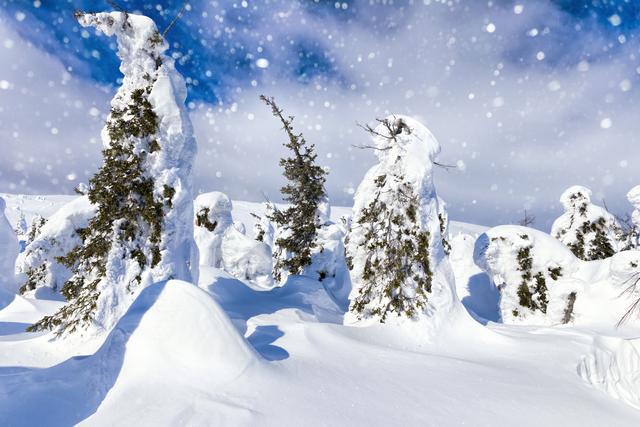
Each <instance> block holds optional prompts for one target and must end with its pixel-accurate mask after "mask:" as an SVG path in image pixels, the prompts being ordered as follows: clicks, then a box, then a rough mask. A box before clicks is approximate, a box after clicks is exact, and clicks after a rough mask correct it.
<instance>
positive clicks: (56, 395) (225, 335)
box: [0, 280, 258, 426]
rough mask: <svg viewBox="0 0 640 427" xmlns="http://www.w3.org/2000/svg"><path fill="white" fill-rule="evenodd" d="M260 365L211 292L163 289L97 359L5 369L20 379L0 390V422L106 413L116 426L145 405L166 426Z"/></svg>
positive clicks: (50, 421) (73, 419) (55, 421)
mask: <svg viewBox="0 0 640 427" xmlns="http://www.w3.org/2000/svg"><path fill="white" fill-rule="evenodd" d="M256 360H258V357H257V355H256V354H255V352H254V351H253V349H252V348H251V347H250V346H249V345H248V344H247V343H246V341H245V340H244V338H242V337H241V336H240V335H239V334H238V332H237V331H236V329H235V328H234V327H233V325H232V324H231V322H230V321H229V319H228V318H227V316H226V314H225V313H224V312H223V311H222V309H221V308H220V307H219V306H218V304H217V303H216V302H215V301H214V300H213V299H212V298H211V297H210V296H209V295H208V294H207V293H206V292H205V291H203V290H201V289H199V288H198V287H196V286H194V285H192V284H189V283H186V282H182V281H175V280H172V281H168V282H162V283H157V284H154V285H151V286H149V287H147V288H146V289H144V290H143V291H142V292H141V294H140V295H139V297H138V298H137V299H136V300H135V301H134V303H133V304H132V305H131V307H130V308H129V310H128V311H127V313H126V314H125V316H124V317H123V318H122V319H121V320H120V321H119V322H118V324H117V325H116V327H115V328H114V329H113V331H112V332H111V333H110V334H109V336H108V337H107V339H106V341H105V342H104V344H103V345H102V347H101V348H100V349H99V350H98V351H97V352H96V353H95V354H94V355H92V356H89V357H76V358H73V359H70V360H67V361H65V362H63V363H61V364H59V365H57V366H54V367H52V368H48V369H42V370H30V369H19V368H2V370H3V371H11V372H12V373H13V375H12V376H11V377H9V378H4V379H3V380H2V381H1V382H0V402H3V403H0V420H1V421H2V424H3V425H12V426H14V425H15V426H20V425H29V424H31V423H32V420H34V419H39V420H47V421H46V423H47V425H51V426H58V425H59V426H68V425H72V424H75V423H78V422H80V421H81V420H84V419H85V418H87V417H88V416H90V415H91V414H93V413H94V412H96V410H97V411H98V413H97V414H96V416H97V417H98V418H99V416H100V413H101V412H102V410H103V409H104V410H105V411H106V412H108V413H109V419H110V420H112V421H116V422H117V419H118V418H119V417H122V418H121V419H123V420H124V419H133V418H134V417H133V418H132V413H131V412H130V411H134V410H139V408H140V403H141V400H143V401H144V403H145V405H143V406H145V407H146V408H147V409H148V410H149V411H151V412H150V413H149V414H147V415H148V416H153V417H157V419H158V420H165V422H166V420H169V419H173V418H174V417H175V416H176V415H177V414H176V413H173V412H172V411H176V412H177V411H182V410H183V409H184V408H185V407H188V406H189V405H188V403H187V402H188V401H189V399H190V398H192V396H193V395H194V394H202V393H205V394H206V393H210V392H213V391H215V387H216V386H219V385H221V384H224V383H225V382H227V381H230V380H232V379H233V378H235V377H237V376H238V375H240V374H241V373H242V372H243V371H244V370H245V369H246V368H247V367H248V366H249V365H251V364H252V363H254V362H255V361H256ZM169 388H170V389H171V391H172V392H171V393H168V391H169ZM9 397H10V398H9ZM8 402H11V405H9V404H8ZM152 413H153V415H151V414H152ZM209 415H210V414H209ZM146 419H147V421H148V420H149V418H146Z"/></svg>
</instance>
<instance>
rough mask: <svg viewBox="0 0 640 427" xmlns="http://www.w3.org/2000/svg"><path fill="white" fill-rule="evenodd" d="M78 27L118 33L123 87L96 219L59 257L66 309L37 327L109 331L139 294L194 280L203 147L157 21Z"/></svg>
mask: <svg viewBox="0 0 640 427" xmlns="http://www.w3.org/2000/svg"><path fill="white" fill-rule="evenodd" d="M76 17H77V19H78V21H79V23H80V25H82V26H83V27H95V28H97V29H98V30H99V31H102V32H103V33H104V34H106V35H108V36H113V35H115V36H116V38H117V44H118V56H119V58H120V59H121V66H120V71H121V72H122V74H123V75H124V77H123V80H122V86H121V87H120V88H119V89H118V91H117V93H116V95H115V97H114V98H113V100H112V101H111V113H110V114H109V117H108V118H107V122H106V125H105V127H104V129H103V131H102V141H103V145H104V150H103V163H102V166H101V167H100V169H99V171H98V172H97V173H96V174H95V175H94V176H93V178H92V179H91V180H90V184H89V188H88V190H87V191H88V192H87V196H88V198H89V200H90V201H91V203H92V204H94V205H95V206H96V209H97V213H96V215H95V217H94V218H92V219H91V220H90V221H89V223H88V225H87V227H86V228H85V229H83V230H81V231H80V233H79V234H80V238H81V240H82V243H81V244H80V245H78V246H77V247H76V248H74V249H73V250H72V251H71V252H69V253H68V254H67V255H66V256H64V257H62V258H59V260H60V262H61V263H62V264H64V265H66V266H67V267H68V268H69V269H70V270H71V271H72V273H73V274H72V276H71V278H70V279H69V280H68V281H67V282H66V283H65V285H64V286H63V288H62V293H63V295H64V296H65V297H66V298H67V300H68V304H67V305H65V306H64V307H62V308H61V309H60V310H59V311H58V312H57V313H55V314H53V315H51V316H47V317H45V318H43V319H42V320H40V321H39V322H37V323H36V324H34V325H33V326H32V327H31V328H30V330H33V331H35V330H42V329H54V330H55V331H56V333H57V334H62V333H65V332H73V331H75V330H78V329H82V328H85V327H88V326H89V325H93V326H96V327H97V328H101V329H107V330H108V329H110V328H111V327H112V326H113V325H114V324H115V322H116V321H117V320H118V319H119V318H120V316H121V315H122V314H123V313H124V312H125V310H126V309H127V308H128V306H129V305H130V302H131V301H132V300H133V299H134V298H135V296H136V295H137V294H138V293H139V291H140V290H141V289H142V288H144V287H146V286H147V285H149V284H151V283H154V282H158V281H162V280H167V279H170V278H174V279H182V280H188V281H191V280H192V278H193V279H194V280H195V279H196V278H195V277H192V276H194V275H196V274H197V265H198V263H197V261H196V259H197V250H196V249H195V244H194V242H193V197H192V190H191V169H192V163H193V158H194V156H195V152H196V143H195V139H194V138H193V131H192V127H191V123H190V121H189V116H188V113H187V111H186V110H185V108H184V100H185V98H186V86H185V83H184V81H183V79H182V77H181V76H180V75H179V73H178V72H177V71H176V69H175V67H174V61H173V59H171V58H170V57H168V56H165V55H164V52H165V51H166V50H167V48H168V45H167V43H166V42H165V40H164V39H163V37H162V36H161V34H160V33H159V32H158V30H157V29H156V26H155V24H154V22H153V21H152V20H151V19H149V18H147V17H145V16H139V15H133V14H127V13H124V12H111V13H80V12H79V13H77V15H76Z"/></svg>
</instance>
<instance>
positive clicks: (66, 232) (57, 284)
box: [16, 196, 96, 297]
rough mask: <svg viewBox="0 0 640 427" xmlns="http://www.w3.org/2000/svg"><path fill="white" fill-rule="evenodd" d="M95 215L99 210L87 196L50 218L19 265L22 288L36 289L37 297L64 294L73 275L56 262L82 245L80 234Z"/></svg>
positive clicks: (17, 263)
mask: <svg viewBox="0 0 640 427" xmlns="http://www.w3.org/2000/svg"><path fill="white" fill-rule="evenodd" d="M95 214H96V207H95V206H93V205H92V204H91V202H89V199H88V198H87V197H86V196H85V197H78V198H77V199H75V200H73V201H71V202H69V203H68V204H66V205H64V206H63V207H61V208H60V210H58V211H57V212H56V213H55V214H53V215H52V216H50V217H49V219H48V220H47V222H46V224H45V225H44V226H43V227H42V228H41V229H40V232H39V233H38V234H37V235H36V236H35V238H34V240H33V241H32V242H30V243H29V244H28V245H27V247H26V248H25V250H24V252H22V253H21V254H20V255H19V257H18V260H17V262H16V270H17V272H18V273H22V274H23V275H24V277H23V278H22V284H25V283H27V284H28V285H30V286H33V287H34V288H33V289H29V290H28V292H30V293H33V294H34V295H33V296H35V297H45V295H47V294H50V293H51V292H60V290H61V289H62V286H63V285H64V284H65V282H66V281H67V280H68V279H69V278H70V277H71V272H70V271H69V269H68V268H67V267H65V266H64V265H62V264H60V263H59V262H58V261H57V259H56V258H58V257H61V256H64V255H67V254H68V253H69V252H70V251H71V250H72V249H73V248H75V247H76V246H78V245H80V244H81V243H82V240H81V239H80V236H79V235H78V233H77V230H79V229H82V228H85V227H86V226H87V224H88V222H89V220H90V219H91V218H93V217H94V215H95Z"/></svg>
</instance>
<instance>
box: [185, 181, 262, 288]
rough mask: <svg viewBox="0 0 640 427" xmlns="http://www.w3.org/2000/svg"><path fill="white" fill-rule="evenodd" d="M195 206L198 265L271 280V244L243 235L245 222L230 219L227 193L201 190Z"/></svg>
mask: <svg viewBox="0 0 640 427" xmlns="http://www.w3.org/2000/svg"><path fill="white" fill-rule="evenodd" d="M194 208H195V239H196V242H197V244H198V249H199V251H200V265H202V266H207V267H216V268H222V269H224V270H225V271H227V272H228V273H229V274H231V275H233V276H235V277H237V278H238V279H241V280H249V281H253V282H256V283H258V284H260V285H263V286H266V285H268V284H270V283H271V279H270V276H271V267H272V264H271V248H270V247H269V246H268V245H267V244H266V243H264V242H260V241H257V240H255V239H252V238H250V237H248V236H246V235H245V234H244V230H243V227H244V226H243V225H242V224H241V223H235V222H234V221H233V216H232V214H231V210H232V208H233V204H232V203H231V200H230V199H229V197H228V196H227V195H226V194H224V193H220V192H217V191H214V192H211V193H205V194H201V195H199V196H198V197H197V198H196V201H195V206H194ZM241 226H242V227H241Z"/></svg>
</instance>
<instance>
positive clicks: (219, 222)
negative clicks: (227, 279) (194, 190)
mask: <svg viewBox="0 0 640 427" xmlns="http://www.w3.org/2000/svg"><path fill="white" fill-rule="evenodd" d="M232 208H233V206H232V204H231V199H229V197H228V196H227V195H226V194H224V193H221V192H219V191H212V192H210V193H204V194H200V195H199V196H198V197H197V198H196V200H195V202H194V209H195V215H196V218H195V226H196V229H195V239H196V243H197V244H198V249H199V250H200V265H203V266H208V267H217V268H220V267H221V266H222V252H221V245H222V238H223V237H224V233H225V232H226V231H227V229H228V228H229V227H231V226H233V217H232V216H231V209H232Z"/></svg>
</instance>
